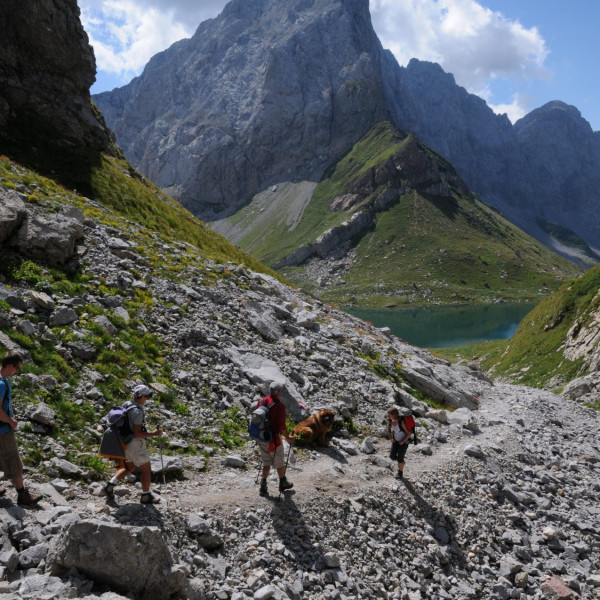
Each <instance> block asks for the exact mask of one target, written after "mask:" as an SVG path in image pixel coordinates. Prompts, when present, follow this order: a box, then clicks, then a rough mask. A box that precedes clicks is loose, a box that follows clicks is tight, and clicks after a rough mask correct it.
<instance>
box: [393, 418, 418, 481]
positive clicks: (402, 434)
mask: <svg viewBox="0 0 600 600" xmlns="http://www.w3.org/2000/svg"><path fill="white" fill-rule="evenodd" d="M403 412H404V413H405V414H403V415H402V416H401V415H400V411H399V410H398V408H396V407H392V408H390V409H389V410H388V411H387V416H388V424H387V429H388V435H389V436H390V440H391V442H392V447H391V448H390V458H391V459H392V460H396V461H398V473H397V474H396V477H397V478H398V479H402V478H403V477H404V457H405V456H406V450H407V449H408V442H409V440H410V438H411V435H412V433H413V430H414V428H415V419H414V417H413V416H412V412H411V411H410V410H409V409H403Z"/></svg>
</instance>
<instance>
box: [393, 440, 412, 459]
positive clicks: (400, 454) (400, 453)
mask: <svg viewBox="0 0 600 600" xmlns="http://www.w3.org/2000/svg"><path fill="white" fill-rule="evenodd" d="M407 450H408V442H407V443H406V444H401V443H400V442H393V443H392V447H391V448H390V458H391V459H392V460H397V461H398V462H399V463H401V462H404V457H405V456H406V451H407Z"/></svg>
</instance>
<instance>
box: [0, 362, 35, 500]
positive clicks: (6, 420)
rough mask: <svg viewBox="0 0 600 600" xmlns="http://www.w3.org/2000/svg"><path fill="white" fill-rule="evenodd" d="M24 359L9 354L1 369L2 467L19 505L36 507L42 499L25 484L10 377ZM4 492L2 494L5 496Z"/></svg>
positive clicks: (0, 428) (0, 452)
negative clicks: (13, 487) (15, 491)
mask: <svg viewBox="0 0 600 600" xmlns="http://www.w3.org/2000/svg"><path fill="white" fill-rule="evenodd" d="M24 360H25V359H24V357H23V355H22V354H20V353H19V352H9V353H8V354H6V355H5V356H4V358H3V359H2V367H1V368H0V400H2V408H0V466H1V467H2V471H4V477H6V478H7V479H10V480H11V481H12V483H13V485H14V486H15V489H16V490H17V504H20V505H21V506H35V505H36V504H37V503H38V502H39V501H40V500H41V499H42V496H41V495H40V494H34V493H32V492H30V491H29V490H28V489H27V488H26V487H25V485H24V483H23V463H22V462H21V456H20V454H19V449H18V448H17V440H16V438H15V429H16V428H17V425H18V421H17V420H16V419H14V418H13V409H12V389H11V387H10V382H9V380H8V378H9V377H13V376H14V375H16V374H17V373H18V372H19V370H20V369H21V365H22V364H23V361H24ZM4 493H5V490H2V492H0V494H4Z"/></svg>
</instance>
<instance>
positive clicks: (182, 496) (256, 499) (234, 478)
mask: <svg viewBox="0 0 600 600" xmlns="http://www.w3.org/2000/svg"><path fill="white" fill-rule="evenodd" d="M540 393H541V394H544V392H540ZM502 396H503V395H502V394H498V393H496V392H495V391H494V392H493V393H492V394H490V395H489V396H484V397H483V398H482V404H481V407H480V410H479V411H478V412H477V413H475V414H476V416H477V418H478V420H479V421H480V423H481V424H482V427H481V431H480V432H479V433H477V434H476V435H470V434H468V433H465V432H461V433H456V434H455V435H451V436H450V437H449V438H448V441H447V443H441V444H439V445H437V446H432V454H431V455H425V454H422V453H421V452H420V451H418V450H417V447H416V446H413V445H412V444H411V446H410V448H409V450H408V453H407V458H406V469H405V474H406V476H407V478H409V479H410V480H412V481H417V480H418V479H419V473H423V472H432V471H435V470H437V469H439V468H441V467H442V466H443V467H448V466H451V465H452V463H453V462H454V461H457V460H460V459H462V457H463V456H464V450H465V448H466V447H467V446H468V445H470V444H477V445H480V446H482V447H485V446H486V445H487V444H490V443H491V444H494V445H501V446H502V447H503V450H504V451H505V452H507V453H514V452H518V451H519V448H520V446H519V444H518V443H517V442H515V441H514V440H513V439H512V438H513V437H514V436H511V430H512V428H513V425H512V423H513V422H514V420H515V418H516V417H515V414H514V412H515V411H514V409H513V408H512V407H511V406H510V405H509V403H508V402H506V401H505V400H502V399H501V397H502ZM352 441H353V442H354V443H355V444H357V443H358V440H352ZM375 449H376V452H375V454H373V455H366V454H363V453H360V454H358V455H356V456H351V455H347V454H346V453H342V452H340V451H339V450H338V449H337V448H336V447H335V446H334V445H332V446H330V447H329V448H320V449H318V450H315V451H310V450H307V449H294V450H293V454H292V458H291V460H290V464H289V466H288V475H289V479H290V481H292V482H293V483H294V490H293V492H288V493H289V494H291V495H292V496H293V498H294V502H296V503H302V502H304V501H310V499H311V498H312V497H313V496H314V495H315V493H319V494H320V495H322V494H326V495H328V496H330V497H331V498H332V499H333V498H335V497H337V496H340V495H343V496H344V497H351V496H352V495H358V494H364V493H366V492H368V491H369V490H377V489H380V488H381V486H382V485H384V486H389V487H392V486H397V485H398V482H397V480H396V479H395V478H394V473H395V466H394V464H393V463H392V461H390V460H389V459H388V452H389V442H388V441H387V440H385V439H382V438H378V439H376V440H375ZM220 462H221V458H215V459H213V464H212V465H211V467H210V469H209V471H208V473H196V474H194V475H193V476H192V478H191V479H189V480H184V481H177V482H173V483H171V484H168V489H167V491H166V492H165V494H164V495H165V497H166V498H167V499H169V498H176V499H177V504H179V505H180V507H181V508H182V509H183V510H184V511H194V510H201V511H205V512H210V511H211V510H212V509H213V508H215V507H223V508H227V507H228V508H236V507H240V508H247V507H248V506H255V507H257V508H259V507H261V506H262V507H266V506H268V504H269V499H264V498H261V497H260V496H259V495H258V481H257V477H258V473H259V471H258V459H256V460H255V461H253V462H252V463H251V464H252V468H250V463H249V468H248V469H247V470H245V471H243V470H239V469H232V468H224V467H222V466H221V465H220ZM387 465H389V466H392V467H394V469H393V470H392V469H390V468H387ZM269 491H270V493H271V498H270V499H271V500H272V499H273V498H276V497H278V496H279V493H278V491H277V482H276V480H275V478H274V476H273V474H272V475H271V478H270V479H269ZM161 493H162V492H161Z"/></svg>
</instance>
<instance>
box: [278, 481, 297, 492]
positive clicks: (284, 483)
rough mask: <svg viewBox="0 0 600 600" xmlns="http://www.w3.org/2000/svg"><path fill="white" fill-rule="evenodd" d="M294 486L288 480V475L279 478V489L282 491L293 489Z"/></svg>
mask: <svg viewBox="0 0 600 600" xmlns="http://www.w3.org/2000/svg"><path fill="white" fill-rule="evenodd" d="M293 487H294V484H293V483H290V482H289V481H288V480H287V477H282V478H281V479H280V480H279V491H280V492H285V491H286V490H291V489H292V488H293Z"/></svg>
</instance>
